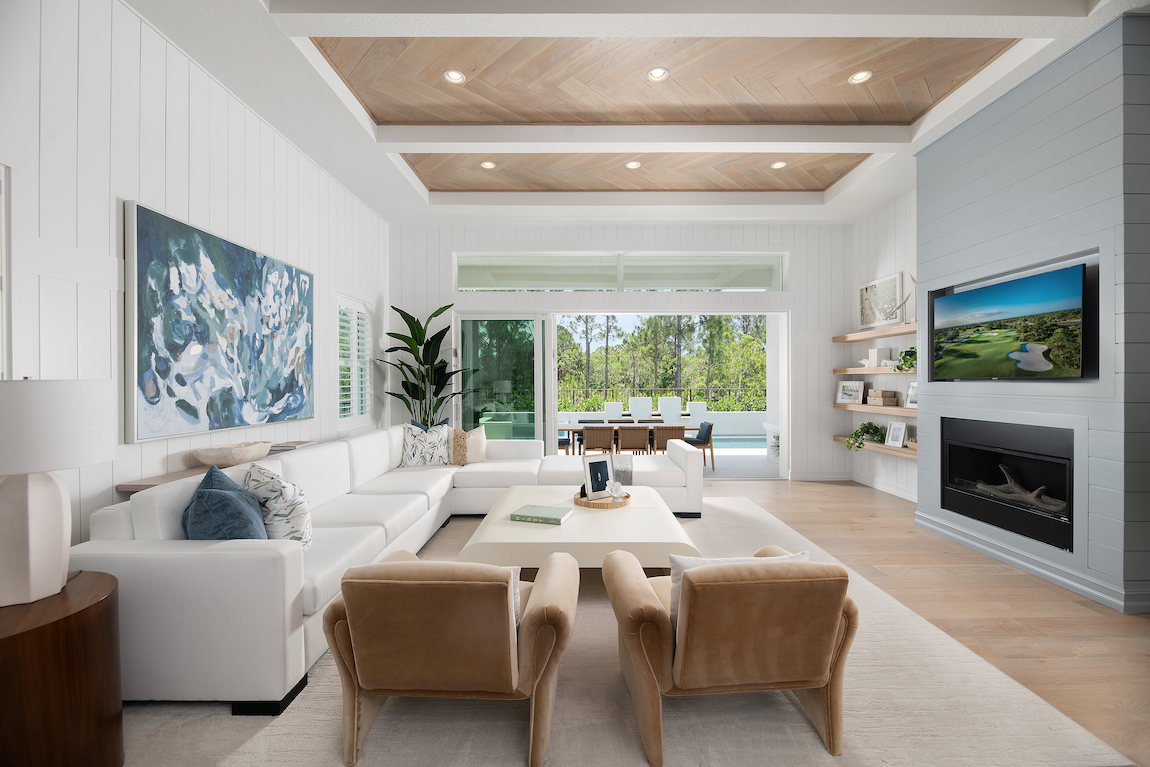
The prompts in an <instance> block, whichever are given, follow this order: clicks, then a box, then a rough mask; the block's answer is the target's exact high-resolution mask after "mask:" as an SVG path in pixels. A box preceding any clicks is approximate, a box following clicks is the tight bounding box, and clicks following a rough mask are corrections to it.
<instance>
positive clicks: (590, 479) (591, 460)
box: [583, 453, 615, 501]
mask: <svg viewBox="0 0 1150 767" xmlns="http://www.w3.org/2000/svg"><path fill="white" fill-rule="evenodd" d="M614 481H615V463H614V462H613V461H612V460H611V454H610V453H594V454H588V455H584V456H583V482H584V485H585V486H586V488H587V498H588V500H592V501H593V500H595V499H597V498H609V497H610V496H611V491H609V490H608V489H607V488H608V487H609V486H610V484H611V483H612V482H614Z"/></svg>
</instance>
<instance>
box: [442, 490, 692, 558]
mask: <svg viewBox="0 0 1150 767" xmlns="http://www.w3.org/2000/svg"><path fill="white" fill-rule="evenodd" d="M627 489H628V491H629V492H630V493H631V503H630V505H628V506H624V507H623V508H621V509H588V508H584V507H582V506H575V505H574V500H573V496H574V495H575V493H577V492H578V491H579V488H578V487H574V486H567V485H515V486H513V487H509V488H507V490H506V491H504V493H503V495H501V496H499V500H497V501H496V502H495V505H494V506H492V507H491V511H489V512H487V516H486V517H484V519H483V521H482V522H480V523H479V527H478V529H476V531H475V533H474V534H473V535H472V536H471V540H469V541H468V542H467V545H465V546H464V547H463V551H461V552H460V553H459V559H460V560H461V561H464V562H484V563H486V564H490V565H501V566H507V565H518V566H520V567H539V566H540V565H542V564H543V560H544V559H546V558H547V557H548V556H550V555H551V554H554V553H555V552H556V551H565V552H567V553H568V554H570V555H571V556H573V557H575V559H576V560H577V561H578V562H579V566H580V567H602V566H603V559H604V558H605V557H606V556H607V554H609V553H610V552H612V551H615V550H616V549H624V550H626V551H630V552H631V553H632V554H634V555H635V556H636V557H637V558H638V559H639V563H640V564H641V565H642V566H643V567H669V563H668V560H667V555H668V554H684V555H686V556H691V557H697V556H699V550H698V549H696V548H695V544H694V543H693V542H692V541H691V538H690V536H688V535H687V531H686V530H684V529H683V526H682V525H681V524H679V520H677V519H675V516H674V515H673V514H672V513H671V510H670V509H669V508H668V507H667V504H666V503H665V502H664V501H663V498H662V496H660V495H659V493H658V492H657V491H656V490H654V489H652V488H650V487H629V488H627ZM526 504H538V505H540V506H565V507H567V508H571V507H573V506H574V508H575V513H574V514H572V515H571V518H570V519H568V520H567V521H566V522H564V523H563V524H561V525H542V524H538V523H535V522H512V521H511V520H510V519H509V517H510V516H511V513H512V512H513V511H516V510H517V509H519V507H521V506H524V505H526Z"/></svg>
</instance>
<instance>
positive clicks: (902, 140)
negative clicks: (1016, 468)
mask: <svg viewBox="0 0 1150 767" xmlns="http://www.w3.org/2000/svg"><path fill="white" fill-rule="evenodd" d="M129 2H130V3H131V4H132V5H133V6H134V7H135V8H137V9H138V10H139V11H140V12H141V13H143V14H144V15H145V16H146V17H147V18H148V20H149V21H150V22H152V23H153V24H155V25H156V26H157V28H159V29H160V30H162V31H163V33H164V34H165V35H168V36H169V37H170V38H171V39H172V40H173V41H174V42H175V43H176V44H177V45H179V46H180V47H181V48H183V49H184V50H185V51H187V52H188V53H189V55H191V56H192V57H193V58H195V59H196V61H197V62H198V63H199V64H200V65H201V66H202V67H204V68H205V69H206V70H207V71H209V72H211V73H212V74H213V75H214V76H216V77H218V78H219V79H220V80H221V81H222V82H223V83H224V84H225V86H226V87H227V88H228V89H229V90H230V91H231V92H232V93H233V94H234V95H235V96H236V97H237V98H239V99H240V100H242V101H244V102H246V103H247V104H248V105H250V106H251V107H252V108H253V109H254V110H255V111H256V112H257V113H258V114H259V115H260V116H261V117H262V118H263V119H265V120H267V121H268V122H269V123H270V124H272V125H273V126H275V127H276V128H277V129H278V130H280V131H281V132H283V133H284V134H285V135H286V136H287V138H288V140H289V141H290V142H291V143H292V144H294V145H295V146H296V147H297V148H298V149H299V150H300V151H302V152H304V153H306V154H307V155H309V156H310V157H311V158H313V159H314V160H315V161H316V162H317V163H319V164H320V165H321V167H323V168H324V169H325V170H326V171H327V172H329V173H330V174H331V175H332V176H333V177H334V178H336V179H338V180H339V181H340V182H341V183H343V184H344V185H346V186H347V187H348V188H349V189H350V190H352V192H353V193H354V194H356V195H357V196H359V197H360V198H361V199H363V200H364V201H365V202H367V203H368V205H370V206H371V207H372V208H373V209H374V210H376V211H377V212H379V213H380V215H382V216H383V217H384V218H385V219H386V220H388V221H391V222H404V221H412V222H415V221H437V222H444V223H447V222H456V223H457V222H463V221H493V220H502V221H507V222H522V221H526V220H532V219H534V220H549V221H555V220H569V221H588V220H591V221H595V220H598V221H605V220H625V221H628V220H629V221H649V220H657V219H666V220H681V221H704V220H742V221H747V220H771V219H773V220H780V219H781V220H792V221H793V220H819V221H830V220H840V221H841V220H857V219H858V218H859V217H861V216H865V215H868V214H869V213H870V212H871V211H873V210H875V209H876V208H877V207H879V206H881V205H883V204H885V203H886V202H887V201H889V200H892V199H894V198H895V197H897V196H899V195H902V194H905V193H906V192H908V191H910V190H911V189H913V188H914V186H915V165H916V160H915V155H916V153H917V152H919V151H920V150H921V149H923V148H924V147H925V146H927V145H928V144H929V143H930V142H932V141H934V140H935V139H937V138H939V137H940V136H942V135H943V134H945V133H946V132H947V131H950V130H952V129H954V128H956V127H958V126H960V125H962V124H963V123H964V121H966V120H968V119H969V118H970V117H972V116H973V115H974V114H976V113H977V112H978V110H980V109H981V108H983V107H985V106H987V105H988V104H990V103H991V102H992V101H993V100H994V99H996V98H998V97H1000V96H1002V95H1003V94H1005V93H1006V92H1007V91H1009V90H1010V89H1011V88H1013V87H1015V86H1017V85H1019V84H1020V83H1022V82H1023V81H1024V80H1025V79H1026V78H1027V77H1028V76H1029V75H1031V74H1033V73H1034V72H1036V71H1037V70H1038V69H1040V68H1041V67H1043V66H1045V65H1046V64H1048V63H1050V62H1051V61H1053V60H1054V59H1055V58H1056V57H1057V56H1059V55H1061V54H1062V53H1064V52H1065V51H1067V50H1069V49H1070V48H1071V47H1073V46H1074V45H1077V44H1078V43H1080V42H1081V41H1082V40H1084V39H1085V38H1086V37H1087V36H1089V35H1091V34H1093V33H1094V32H1096V31H1097V30H1098V29H1100V28H1101V27H1103V26H1105V25H1106V24H1107V23H1109V22H1110V21H1111V20H1112V19H1114V18H1115V17H1116V16H1118V15H1120V14H1122V13H1126V12H1140V11H1143V10H1144V6H1145V5H1146V2H1147V0H929V2H926V1H924V0H868V2H866V3H857V2H850V0H708V2H706V3H703V4H700V3H699V2H698V0H663V1H662V2H660V3H659V4H653V3H651V2H650V0H586V1H585V2H580V3H578V4H577V5H576V6H575V7H573V6H572V5H571V4H570V3H566V2H559V0H186V2H181V3H172V2H171V0H129ZM654 66H662V67H666V68H668V69H669V70H670V77H669V78H668V79H667V80H665V81H664V82H662V83H654V82H651V81H649V80H648V79H647V78H646V74H647V71H648V70H649V69H650V68H651V67H654ZM445 69H457V70H459V71H460V72H462V73H464V75H465V77H466V81H465V82H464V83H463V84H462V85H453V84H450V83H448V82H447V81H445V80H444V79H443V71H444V70H445ZM861 69H868V70H871V71H873V72H874V77H873V78H872V79H871V80H870V81H869V82H868V83H865V84H863V85H857V86H856V85H849V84H847V83H846V81H845V80H846V78H847V77H849V76H850V75H851V74H853V73H854V72H855V71H858V70H861ZM782 156H786V157H788V158H789V159H788V163H789V165H788V166H787V168H785V169H782V170H783V172H782V173H779V170H780V169H777V168H776V169H772V168H770V165H771V164H772V163H773V162H777V161H778V158H779V157H782ZM624 158H629V159H627V160H625V162H629V161H631V160H632V159H633V160H635V161H639V162H640V163H641V165H640V167H639V168H638V169H634V170H631V169H626V168H623V167H620V166H621V163H620V161H624ZM861 158H865V159H861ZM860 159H861V162H860ZM477 161H478V162H477ZM484 161H487V162H493V163H494V164H495V168H492V169H484V168H480V167H479V166H478V163H479V162H484ZM480 171H482V172H480ZM624 171H626V172H624ZM543 191H546V192H547V193H541V192H543Z"/></svg>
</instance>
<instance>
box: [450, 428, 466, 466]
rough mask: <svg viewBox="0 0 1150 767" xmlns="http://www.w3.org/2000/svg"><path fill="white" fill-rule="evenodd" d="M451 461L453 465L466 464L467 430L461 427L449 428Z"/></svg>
mask: <svg viewBox="0 0 1150 767" xmlns="http://www.w3.org/2000/svg"><path fill="white" fill-rule="evenodd" d="M451 463H452V465H454V466H466V465H467V432H465V431H464V430H463V429H452V430H451Z"/></svg>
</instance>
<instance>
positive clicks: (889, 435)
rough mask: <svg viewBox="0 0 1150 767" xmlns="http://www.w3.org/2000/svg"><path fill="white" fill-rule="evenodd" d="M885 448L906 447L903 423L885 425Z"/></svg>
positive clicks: (896, 422) (893, 422) (904, 424)
mask: <svg viewBox="0 0 1150 767" xmlns="http://www.w3.org/2000/svg"><path fill="white" fill-rule="evenodd" d="M883 444H885V445H886V446H887V447H906V423H905V422H904V421H891V422H890V423H888V424H887V425H886V441H885V442H884V443H883Z"/></svg>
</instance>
